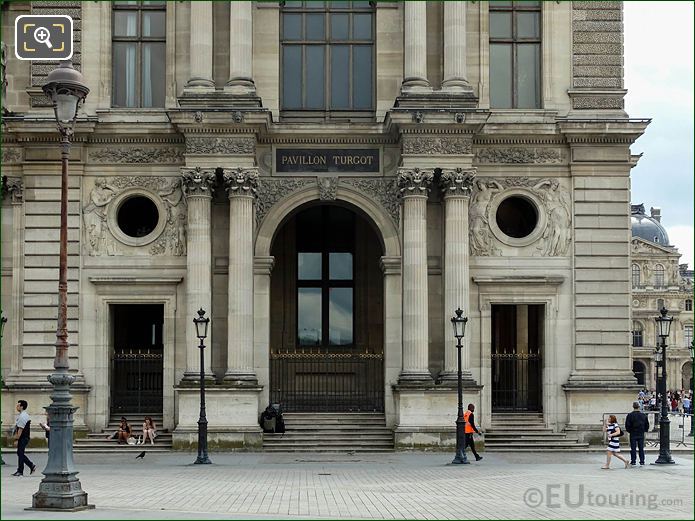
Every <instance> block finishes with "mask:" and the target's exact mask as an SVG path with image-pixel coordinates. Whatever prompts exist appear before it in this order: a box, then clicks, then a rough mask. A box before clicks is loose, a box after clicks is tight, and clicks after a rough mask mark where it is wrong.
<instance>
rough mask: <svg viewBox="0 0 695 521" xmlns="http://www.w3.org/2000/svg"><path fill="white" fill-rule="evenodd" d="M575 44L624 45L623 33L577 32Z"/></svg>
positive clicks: (575, 33)
mask: <svg viewBox="0 0 695 521" xmlns="http://www.w3.org/2000/svg"><path fill="white" fill-rule="evenodd" d="M574 42H575V43H619V44H622V43H623V35H622V33H606V32H591V31H575V32H574Z"/></svg>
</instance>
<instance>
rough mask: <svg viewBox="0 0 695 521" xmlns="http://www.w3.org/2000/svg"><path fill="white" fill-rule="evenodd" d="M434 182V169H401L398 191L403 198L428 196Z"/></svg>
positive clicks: (399, 171) (399, 170)
mask: <svg viewBox="0 0 695 521" xmlns="http://www.w3.org/2000/svg"><path fill="white" fill-rule="evenodd" d="M433 180H434V169H432V168H399V169H398V191H399V193H400V195H401V196H408V195H424V196H427V194H428V193H429V190H430V186H431V185H432V181H433Z"/></svg>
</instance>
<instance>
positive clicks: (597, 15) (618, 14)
mask: <svg viewBox="0 0 695 521" xmlns="http://www.w3.org/2000/svg"><path fill="white" fill-rule="evenodd" d="M580 14H581V15H582V18H579V15H580ZM572 17H573V18H574V19H575V20H580V19H581V20H622V19H623V11H622V10H621V9H587V10H581V11H579V10H575V11H574V14H573V15H572Z"/></svg>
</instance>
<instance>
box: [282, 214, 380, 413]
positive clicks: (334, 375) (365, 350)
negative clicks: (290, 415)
mask: <svg viewBox="0 0 695 521" xmlns="http://www.w3.org/2000/svg"><path fill="white" fill-rule="evenodd" d="M271 255H273V257H274V258H275V266H274V268H273V271H272V275H271V287H270V288H271V289H270V317H271V318H270V400H271V402H273V403H279V404H280V405H281V406H282V408H283V410H284V411H288V412H291V411H312V412H326V411H328V412H331V411H334V412H340V411H376V412H383V410H384V368H383V359H384V356H383V353H384V349H383V331H384V319H383V298H384V296H383V274H382V272H381V269H380V265H379V261H380V258H381V256H382V255H383V247H382V244H381V242H380V240H379V237H378V235H377V234H376V233H375V231H374V229H373V227H372V225H371V223H370V222H369V221H368V220H367V219H366V218H364V217H362V215H361V214H359V213H358V212H356V211H353V209H352V208H350V207H348V206H341V205H337V204H330V205H329V204H308V205H305V206H302V207H301V208H299V209H298V210H297V211H296V212H295V213H294V214H291V215H290V216H289V217H288V219H287V220H286V221H285V223H284V224H283V225H282V226H281V227H280V229H279V230H278V232H277V233H276V235H275V238H274V240H273V245H272V250H271Z"/></svg>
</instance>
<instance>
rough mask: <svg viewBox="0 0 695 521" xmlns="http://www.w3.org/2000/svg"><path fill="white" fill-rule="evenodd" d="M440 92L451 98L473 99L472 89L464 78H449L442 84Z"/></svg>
mask: <svg viewBox="0 0 695 521" xmlns="http://www.w3.org/2000/svg"><path fill="white" fill-rule="evenodd" d="M440 92H446V93H447V94H450V95H452V96H471V97H473V98H475V97H476V96H475V94H474V92H473V87H472V86H471V84H470V83H468V81H467V80H466V79H465V78H449V79H448V80H444V81H443V82H442V89H441V91H440Z"/></svg>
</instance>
